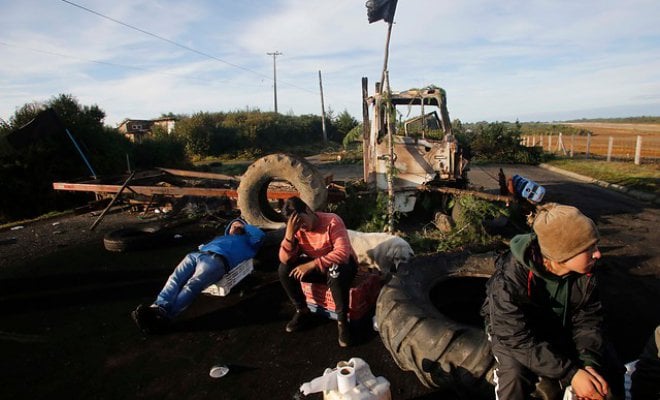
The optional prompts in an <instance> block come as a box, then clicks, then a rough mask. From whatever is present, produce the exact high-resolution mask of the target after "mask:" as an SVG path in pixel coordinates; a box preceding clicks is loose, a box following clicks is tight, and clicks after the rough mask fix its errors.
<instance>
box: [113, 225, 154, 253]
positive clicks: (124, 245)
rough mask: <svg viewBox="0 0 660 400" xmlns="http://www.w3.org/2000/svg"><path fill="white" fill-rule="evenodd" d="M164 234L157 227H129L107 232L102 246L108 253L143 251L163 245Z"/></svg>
mask: <svg viewBox="0 0 660 400" xmlns="http://www.w3.org/2000/svg"><path fill="white" fill-rule="evenodd" d="M165 239H166V237H165V234H164V232H163V231H162V230H161V228H159V227H153V226H151V227H149V226H145V227H131V228H123V229H117V230H115V231H112V232H108V233H106V234H105V236H104V237H103V246H104V247H105V249H106V250H108V251H116V252H125V251H131V250H145V249H149V248H153V247H155V246H156V245H157V244H159V243H161V244H165V243H164V242H165Z"/></svg>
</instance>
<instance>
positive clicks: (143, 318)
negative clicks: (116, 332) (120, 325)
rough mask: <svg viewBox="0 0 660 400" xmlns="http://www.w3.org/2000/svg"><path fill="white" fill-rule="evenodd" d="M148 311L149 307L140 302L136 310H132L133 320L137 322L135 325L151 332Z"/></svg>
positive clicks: (146, 331) (143, 331) (145, 331)
mask: <svg viewBox="0 0 660 400" xmlns="http://www.w3.org/2000/svg"><path fill="white" fill-rule="evenodd" d="M147 312H148V310H147V307H145V306H144V304H140V305H139V306H137V308H136V309H135V310H133V311H131V318H133V322H135V325H137V327H138V328H139V329H140V330H141V331H142V333H146V334H149V333H151V332H150V329H149V325H148V324H147Z"/></svg>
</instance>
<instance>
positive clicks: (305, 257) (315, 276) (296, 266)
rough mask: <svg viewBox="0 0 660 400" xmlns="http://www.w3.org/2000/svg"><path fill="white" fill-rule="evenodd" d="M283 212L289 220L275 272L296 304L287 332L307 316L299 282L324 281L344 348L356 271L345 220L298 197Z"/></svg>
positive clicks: (298, 327)
mask: <svg viewBox="0 0 660 400" xmlns="http://www.w3.org/2000/svg"><path fill="white" fill-rule="evenodd" d="M284 215H285V216H286V217H287V218H288V221H287V224H286V232H285V234H284V240H282V244H281V245H280V252H279V256H280V266H279V269H278V273H279V277H280V282H281V283H282V286H283V287H284V291H285V292H286V293H287V295H288V296H289V299H290V300H291V302H292V303H293V305H294V306H295V307H296V313H295V314H294V316H293V318H292V319H291V321H290V322H289V323H288V324H287V325H286V331H287V332H296V331H299V330H301V329H302V328H303V327H304V326H305V325H307V324H308V322H309V319H310V310H309V308H308V307H307V302H306V300H305V295H304V294H303V291H302V287H301V286H300V281H303V280H304V281H305V282H323V283H327V285H328V287H329V288H330V292H331V293H332V298H333V300H334V303H335V307H336V312H337V329H338V341H339V345H340V346H341V347H347V346H349V345H350V344H351V335H350V332H349V328H348V323H347V321H348V296H349V290H350V287H351V282H352V281H353V278H354V277H355V274H356V272H357V261H356V260H357V257H356V256H355V252H354V251H353V248H352V247H351V242H350V241H349V238H348V231H347V230H346V226H345V225H344V221H342V219H341V218H340V217H339V216H338V215H336V214H332V213H323V212H314V211H312V209H311V208H309V206H308V205H307V204H305V202H304V201H302V200H301V199H300V198H298V197H292V198H289V199H288V200H287V201H286V203H285V205H284Z"/></svg>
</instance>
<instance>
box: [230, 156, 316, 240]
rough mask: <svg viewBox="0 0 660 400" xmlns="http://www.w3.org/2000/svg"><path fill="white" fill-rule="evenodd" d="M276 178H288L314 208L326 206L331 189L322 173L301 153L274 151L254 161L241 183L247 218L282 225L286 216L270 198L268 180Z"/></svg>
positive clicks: (264, 225)
mask: <svg viewBox="0 0 660 400" xmlns="http://www.w3.org/2000/svg"><path fill="white" fill-rule="evenodd" d="M275 179H282V180H285V181H288V182H289V183H290V184H292V185H293V187H294V188H295V189H296V190H297V191H298V193H299V194H300V198H301V199H302V200H303V201H304V202H305V203H307V205H309V206H310V208H311V209H312V210H314V211H316V210H320V209H323V208H324V207H325V205H326V201H327V199H328V190H327V188H326V187H325V182H324V180H323V176H322V175H321V173H320V172H319V171H318V170H317V169H316V167H314V166H313V165H312V164H310V163H309V162H308V161H307V160H305V159H304V158H301V157H296V156H292V155H287V154H271V155H268V156H265V157H262V158H260V159H258V160H257V161H255V162H254V163H252V165H250V167H249V168H248V169H247V171H245V173H244V174H243V176H242V177H241V183H240V184H239V186H238V202H237V203H238V208H239V209H240V210H241V215H242V217H243V218H245V220H246V221H247V222H248V223H250V224H252V225H256V226H259V227H261V228H266V229H279V228H282V227H283V226H284V222H285V219H284V217H283V216H282V215H281V214H280V213H279V212H277V211H275V210H274V209H273V207H271V205H270V204H269V202H268V197H267V191H268V184H269V183H270V182H272V181H273V180H275Z"/></svg>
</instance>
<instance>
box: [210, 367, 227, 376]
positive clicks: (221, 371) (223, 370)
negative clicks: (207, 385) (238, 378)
mask: <svg viewBox="0 0 660 400" xmlns="http://www.w3.org/2000/svg"><path fill="white" fill-rule="evenodd" d="M228 373H229V368H228V367H227V366H226V365H214V366H213V367H211V371H210V372H209V376H211V378H222V377H223V376H225V375H227V374H228Z"/></svg>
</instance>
